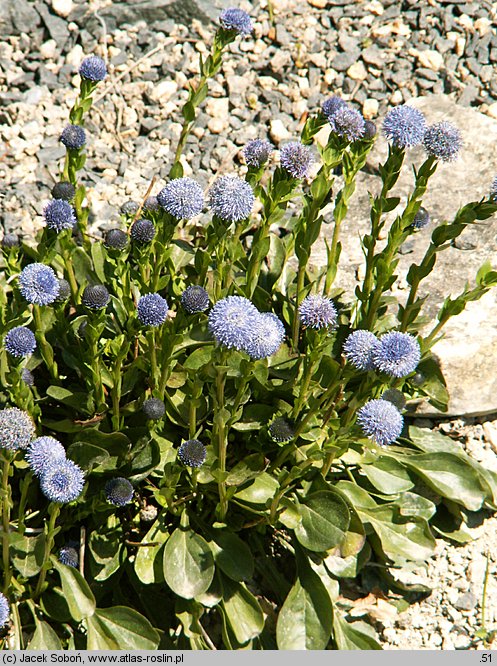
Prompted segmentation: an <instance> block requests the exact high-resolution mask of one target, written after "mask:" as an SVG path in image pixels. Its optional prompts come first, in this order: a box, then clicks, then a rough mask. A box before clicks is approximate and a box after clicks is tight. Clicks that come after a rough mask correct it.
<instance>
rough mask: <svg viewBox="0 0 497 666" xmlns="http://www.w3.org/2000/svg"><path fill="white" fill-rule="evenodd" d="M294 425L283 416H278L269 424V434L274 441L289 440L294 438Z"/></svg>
mask: <svg viewBox="0 0 497 666" xmlns="http://www.w3.org/2000/svg"><path fill="white" fill-rule="evenodd" d="M294 434H295V433H294V430H293V428H292V426H291V425H290V424H289V423H288V421H285V419H284V418H283V417H281V416H278V417H277V418H275V419H274V421H273V422H272V423H271V424H270V426H269V435H270V437H271V439H272V440H273V442H289V441H290V440H291V439H293V436H294Z"/></svg>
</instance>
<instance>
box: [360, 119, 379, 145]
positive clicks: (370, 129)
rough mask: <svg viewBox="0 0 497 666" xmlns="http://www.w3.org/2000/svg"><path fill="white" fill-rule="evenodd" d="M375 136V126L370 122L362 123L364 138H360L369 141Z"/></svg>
mask: <svg viewBox="0 0 497 666" xmlns="http://www.w3.org/2000/svg"><path fill="white" fill-rule="evenodd" d="M375 136H376V125H375V123H374V122H373V121H372V120H365V121H364V136H363V137H362V138H363V139H364V140H366V141H371V139H374V137H375Z"/></svg>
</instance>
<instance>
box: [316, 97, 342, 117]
mask: <svg viewBox="0 0 497 666" xmlns="http://www.w3.org/2000/svg"><path fill="white" fill-rule="evenodd" d="M346 106H347V102H345V101H344V100H343V99H342V98H341V97H337V96H336V95H333V96H332V97H328V99H325V100H324V102H323V103H322V105H321V111H322V112H323V115H324V116H326V118H328V120H329V119H330V118H331V116H333V114H334V113H336V112H337V111H338V109H342V108H344V107H346Z"/></svg>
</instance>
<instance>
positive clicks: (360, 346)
mask: <svg viewBox="0 0 497 666" xmlns="http://www.w3.org/2000/svg"><path fill="white" fill-rule="evenodd" d="M378 344H379V343H378V338H377V337H376V335H375V334H374V333H371V331H363V330H362V329H359V330H357V331H353V332H352V333H351V334H350V335H349V336H348V338H347V339H346V340H345V343H344V345H343V353H344V355H345V358H346V359H347V361H348V362H349V363H352V365H353V366H355V367H356V368H357V369H358V370H373V369H374V367H375V365H374V360H373V351H374V350H375V348H376V346H377V345H378Z"/></svg>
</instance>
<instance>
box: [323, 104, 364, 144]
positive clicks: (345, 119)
mask: <svg viewBox="0 0 497 666" xmlns="http://www.w3.org/2000/svg"><path fill="white" fill-rule="evenodd" d="M328 120H329V123H330V126H331V130H332V132H335V134H338V135H339V136H343V137H345V138H346V139H348V140H349V141H358V140H359V139H362V137H363V136H364V129H365V127H364V118H363V117H362V115H361V114H360V113H359V111H356V110H355V109H351V108H350V107H348V106H342V107H340V108H339V109H337V110H336V111H335V113H334V114H333V115H331V116H330V117H329V118H328Z"/></svg>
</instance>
